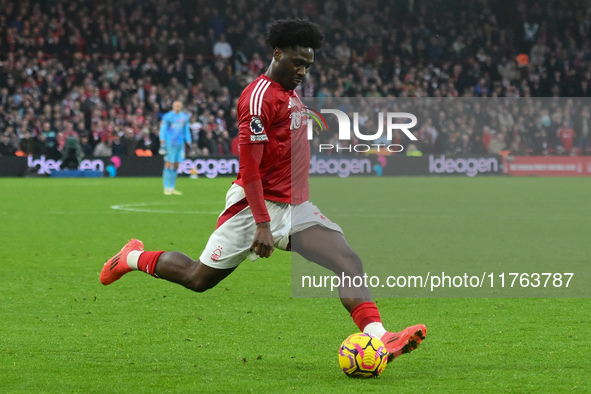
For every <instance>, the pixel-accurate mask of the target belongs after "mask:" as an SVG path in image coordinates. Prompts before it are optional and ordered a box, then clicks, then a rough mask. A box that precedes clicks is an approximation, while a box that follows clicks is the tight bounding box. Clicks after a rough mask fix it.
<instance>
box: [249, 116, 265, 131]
mask: <svg viewBox="0 0 591 394" xmlns="http://www.w3.org/2000/svg"><path fill="white" fill-rule="evenodd" d="M250 130H251V131H252V132H253V133H254V134H261V133H262V132H263V131H265V128H264V127H263V122H262V121H261V118H259V117H258V116H253V117H252V120H251V121H250Z"/></svg>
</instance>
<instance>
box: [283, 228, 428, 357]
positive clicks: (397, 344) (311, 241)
mask: <svg viewBox="0 0 591 394" xmlns="http://www.w3.org/2000/svg"><path fill="white" fill-rule="evenodd" d="M291 248H292V251H294V252H297V253H299V254H301V255H302V256H303V257H304V258H305V259H307V260H309V261H312V262H314V263H317V264H319V265H321V266H323V267H325V268H327V269H329V270H331V271H333V272H334V273H335V274H336V275H338V276H341V275H346V276H349V277H354V276H359V277H362V276H363V274H364V272H363V263H362V261H361V258H360V257H359V256H358V255H357V253H355V251H353V249H352V248H351V246H350V245H349V243H348V242H347V241H346V239H345V237H344V235H343V234H342V233H341V232H339V231H335V230H333V229H329V228H327V227H324V226H322V225H320V224H317V225H314V226H311V227H308V228H306V229H304V230H301V231H298V232H296V233H294V234H292V236H291ZM339 296H340V297H341V302H342V303H343V306H344V307H345V308H346V309H347V310H348V311H349V313H350V314H351V317H352V318H353V321H354V322H355V324H356V325H357V326H358V327H359V329H360V330H361V331H362V332H365V333H369V334H372V335H375V336H377V337H378V338H380V339H381V340H382V341H383V342H384V344H385V346H386V350H387V351H388V353H389V359H390V360H391V359H394V358H396V357H398V356H400V355H402V354H404V353H409V352H411V351H412V350H414V349H416V348H417V347H418V346H419V344H420V343H421V342H422V340H423V339H425V336H426V334H427V327H426V326H425V325H423V324H419V325H415V326H411V327H407V328H406V329H405V330H403V331H401V332H398V333H393V332H388V331H386V330H385V328H384V327H383V325H382V321H381V317H380V313H379V311H378V308H377V306H376V305H375V303H374V302H373V299H372V297H371V294H370V291H369V289H368V288H367V287H364V286H361V287H354V286H346V285H345V284H344V283H341V286H340V287H339Z"/></svg>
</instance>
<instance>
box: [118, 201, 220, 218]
mask: <svg viewBox="0 0 591 394" xmlns="http://www.w3.org/2000/svg"><path fill="white" fill-rule="evenodd" d="M159 205H178V203H162V202H138V203H131V204H115V205H111V209H114V210H116V211H127V212H144V213H182V214H195V215H219V214H220V212H221V210H217V211H191V210H182V211H179V210H173V209H155V208H149V207H154V206H159ZM146 207H148V208H146Z"/></svg>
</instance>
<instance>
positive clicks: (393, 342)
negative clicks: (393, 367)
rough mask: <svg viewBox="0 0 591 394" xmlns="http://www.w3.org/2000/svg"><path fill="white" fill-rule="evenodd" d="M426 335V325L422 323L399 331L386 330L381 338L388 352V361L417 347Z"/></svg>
mask: <svg viewBox="0 0 591 394" xmlns="http://www.w3.org/2000/svg"><path fill="white" fill-rule="evenodd" d="M426 336H427V327H426V326H425V325H424V324H417V325H416V326H410V327H407V328H405V329H404V330H402V331H401V332H386V333H385V334H384V335H383V336H382V338H381V340H382V342H384V345H385V346H386V351H387V352H388V362H390V361H392V360H394V359H395V358H396V357H398V356H401V355H403V354H405V353H410V352H412V351H413V350H415V349H416V348H418V347H419V344H420V343H421V342H423V339H425V337H426Z"/></svg>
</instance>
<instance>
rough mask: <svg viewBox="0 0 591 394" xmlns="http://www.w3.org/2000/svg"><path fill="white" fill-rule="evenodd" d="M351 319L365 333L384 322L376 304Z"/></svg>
mask: <svg viewBox="0 0 591 394" xmlns="http://www.w3.org/2000/svg"><path fill="white" fill-rule="evenodd" d="M144 253H145V252H144ZM351 317H352V318H353V321H354V322H355V324H357V327H359V331H363V329H364V328H365V327H366V326H367V325H368V324H370V323H381V322H382V319H381V318H380V311H378V307H377V306H376V304H375V303H374V302H362V303H361V304H359V305H357V306H356V307H355V308H354V309H353V310H352V311H351Z"/></svg>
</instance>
